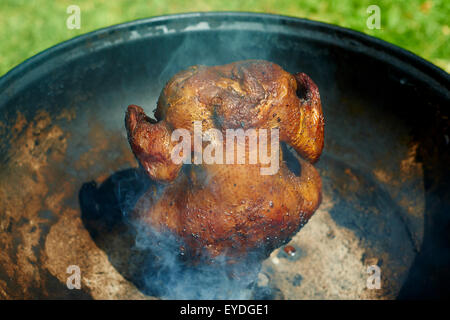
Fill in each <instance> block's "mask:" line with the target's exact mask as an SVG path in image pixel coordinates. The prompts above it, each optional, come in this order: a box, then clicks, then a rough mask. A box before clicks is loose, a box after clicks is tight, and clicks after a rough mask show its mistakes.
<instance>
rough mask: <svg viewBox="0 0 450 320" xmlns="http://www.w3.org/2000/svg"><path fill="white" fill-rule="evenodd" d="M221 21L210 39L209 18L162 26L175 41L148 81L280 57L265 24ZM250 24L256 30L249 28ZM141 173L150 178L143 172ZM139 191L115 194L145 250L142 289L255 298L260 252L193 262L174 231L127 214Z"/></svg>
mask: <svg viewBox="0 0 450 320" xmlns="http://www.w3.org/2000/svg"><path fill="white" fill-rule="evenodd" d="M223 27H224V29H223V30H220V32H219V33H217V34H215V35H214V36H213V38H211V39H209V38H208V37H211V36H212V33H209V32H203V31H206V30H209V29H211V26H210V24H209V22H208V21H203V22H200V23H198V24H196V25H192V26H189V27H187V28H185V29H184V30H183V32H180V33H179V34H178V35H177V34H176V32H175V33H174V32H173V31H174V30H171V29H167V28H166V29H164V30H162V31H163V33H173V35H171V36H173V37H174V39H172V41H171V43H176V45H175V46H172V45H171V44H170V45H168V44H165V47H164V50H166V51H167V52H170V55H168V56H167V57H165V61H161V62H159V66H158V68H161V70H160V72H159V75H158V77H157V78H154V79H149V81H154V83H153V84H151V83H150V84H149V86H153V87H154V86H155V83H156V84H157V86H159V87H160V88H161V89H162V88H163V87H164V86H165V84H166V83H167V81H169V79H170V78H172V77H173V76H174V75H175V74H176V73H177V72H179V71H181V70H185V69H187V68H188V67H189V66H192V65H199V64H200V65H219V64H226V63H230V62H234V61H239V60H245V59H264V60H270V61H273V62H275V63H277V62H280V61H278V60H280V59H283V58H279V57H277V55H276V54H274V52H275V51H276V50H270V51H268V50H267V43H270V44H273V46H274V47H277V46H278V44H279V41H278V36H277V35H276V33H270V32H263V31H264V28H262V26H261V25H259V24H257V23H256V24H255V25H253V24H252V23H247V24H246V23H245V22H235V23H233V24H231V23H228V25H224V26H223ZM214 28H217V26H214ZM220 28H221V27H219V29H220ZM227 28H229V29H227ZM254 28H255V30H257V31H255V32H253V31H252V29H254ZM238 30H246V31H245V32H239V31H238ZM175 37H179V38H177V40H178V41H173V40H175ZM205 43H207V44H208V45H205ZM199 44H203V45H199ZM149 54H151V52H149ZM285 60H286V59H285ZM153 98H154V97H152V99H150V100H153ZM154 108H156V105H155V106H154ZM147 111H151V110H147ZM141 179H148V178H145V177H141ZM144 185H145V186H146V188H148V187H152V185H153V183H151V185H150V186H149V185H148V184H145V183H144ZM154 186H155V188H156V190H157V192H156V193H157V196H156V197H158V196H159V195H160V192H163V191H162V188H161V186H160V185H158V184H154ZM142 194H143V192H135V193H133V194H132V196H131V197H130V196H129V195H128V196H127V195H126V191H125V192H124V189H123V188H122V190H121V194H120V195H119V196H120V197H121V199H122V200H121V201H125V202H127V204H126V205H121V208H123V209H122V211H123V214H124V216H125V218H126V221H127V222H128V224H129V225H130V226H131V227H132V229H133V230H134V232H135V244H134V248H133V250H136V251H139V252H144V253H145V255H144V256H145V258H144V260H143V261H142V267H141V268H140V269H141V272H140V275H139V277H140V279H139V280H140V288H142V290H144V291H145V292H146V293H148V294H150V295H154V296H157V297H160V298H163V299H252V298H258V293H257V291H258V290H260V289H261V288H259V287H258V285H257V279H258V273H259V271H260V268H261V258H260V257H256V255H255V256H251V255H250V256H246V258H245V261H240V262H237V263H234V264H230V263H229V262H228V261H227V258H226V257H225V256H221V257H216V258H215V259H214V263H213V264H208V263H199V264H197V265H192V264H191V263H189V259H188V258H187V257H185V256H183V254H182V252H180V247H182V246H183V243H181V240H180V239H179V238H177V236H176V235H174V234H171V233H169V232H163V233H160V232H157V231H156V230H153V229H152V228H151V227H149V226H148V225H146V224H145V223H143V222H141V221H139V220H135V219H132V218H131V217H129V211H130V209H131V208H133V206H134V204H135V203H136V201H137V198H138V196H141V195H142ZM130 199H131V200H130ZM128 202H129V203H128ZM152 203H154V201H152V200H150V199H149V201H148V205H149V210H150V205H151V204H152ZM264 290H265V292H264V293H263V295H264V298H270V290H271V289H270V288H268V287H266V288H264ZM259 298H260V297H259Z"/></svg>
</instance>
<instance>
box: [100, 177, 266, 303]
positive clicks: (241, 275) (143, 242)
mask: <svg viewBox="0 0 450 320" xmlns="http://www.w3.org/2000/svg"><path fill="white" fill-rule="evenodd" d="M111 181H112V184H113V185H114V194H115V198H116V201H117V206H116V208H117V209H118V210H119V211H120V214H121V215H122V220H123V222H125V224H126V225H127V226H128V228H127V229H128V232H129V233H130V234H132V238H134V244H131V247H130V248H129V251H130V252H132V253H133V254H132V256H131V258H129V261H128V262H127V263H128V264H129V269H130V270H133V275H132V276H131V279H130V280H132V281H133V282H134V283H135V284H136V286H137V287H138V288H139V289H140V290H141V291H142V292H144V293H145V294H148V295H151V296H156V297H159V298H162V299H176V300H177V299H194V300H196V299H199V300H204V299H234V300H240V299H252V298H255V289H256V288H257V283H256V282H257V277H258V273H259V271H260V268H261V260H260V259H259V258H258V257H256V256H251V255H250V256H248V257H246V259H245V261H241V262H236V263H233V264H230V263H229V261H227V258H226V257H225V256H220V257H216V258H215V259H214V263H207V262H204V261H203V262H200V263H198V264H197V265H192V263H191V261H190V260H189V257H187V256H185V255H184V251H183V250H180V248H186V245H185V244H184V243H183V241H182V240H181V239H180V238H179V237H178V236H177V235H175V234H172V233H171V232H169V231H166V232H158V231H156V230H154V229H153V228H151V227H150V226H149V225H148V224H146V223H145V222H144V221H141V220H139V219H138V218H136V217H133V216H132V214H131V213H132V211H133V210H134V209H135V208H136V203H137V201H138V199H140V198H141V197H142V196H143V195H144V194H145V196H146V197H147V198H145V199H144V200H145V201H140V205H142V206H145V207H146V210H148V211H151V206H152V205H153V204H154V203H155V201H157V199H158V198H159V197H160V196H161V194H162V193H163V192H164V188H165V185H162V184H159V183H155V182H153V181H151V180H150V179H149V178H148V177H147V176H146V174H145V173H144V172H143V170H131V169H130V170H127V171H126V172H123V173H118V174H115V175H114V176H113V177H112V178H111ZM149 188H152V189H153V190H154V191H155V192H153V195H154V196H148V193H146V191H147V190H149ZM105 209H106V210H107V211H108V213H107V214H105V216H106V217H108V218H111V210H110V209H111V207H110V206H108V208H105Z"/></svg>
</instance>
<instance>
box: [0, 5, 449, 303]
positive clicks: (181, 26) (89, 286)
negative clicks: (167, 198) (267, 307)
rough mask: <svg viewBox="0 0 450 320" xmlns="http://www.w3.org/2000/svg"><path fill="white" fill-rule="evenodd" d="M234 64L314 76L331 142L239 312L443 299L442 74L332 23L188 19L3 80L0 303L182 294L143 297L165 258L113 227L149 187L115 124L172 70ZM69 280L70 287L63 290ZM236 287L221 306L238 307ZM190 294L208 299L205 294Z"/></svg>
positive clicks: (83, 41)
mask: <svg viewBox="0 0 450 320" xmlns="http://www.w3.org/2000/svg"><path fill="white" fill-rule="evenodd" d="M246 59H263V60H268V61H272V62H274V63H276V64H278V65H280V66H281V67H282V68H283V69H285V70H286V71H288V72H290V73H296V72H304V73H306V74H308V75H309V76H310V77H311V78H312V79H313V80H314V82H315V83H316V84H317V86H318V87H319V90H320V94H321V100H322V105H323V113H324V115H325V123H326V127H325V132H326V134H325V148H324V152H323V154H322V156H321V158H320V161H319V162H318V163H317V164H316V168H317V169H318V170H319V173H320V175H321V178H322V182H323V189H322V191H323V199H322V204H321V205H320V207H319V209H318V210H317V212H316V213H315V214H314V216H313V217H312V218H311V220H310V221H309V223H308V224H307V225H306V226H305V227H304V228H303V229H302V230H301V231H300V232H299V233H298V234H297V235H296V236H294V238H293V239H292V240H291V241H290V242H289V247H288V248H286V250H283V247H281V248H279V249H277V250H275V251H274V252H272V254H271V255H270V257H269V258H268V259H266V260H265V261H263V263H262V265H260V266H258V267H257V268H258V269H255V270H257V271H258V272H257V278H256V279H255V281H254V283H253V284H252V285H251V286H250V287H249V288H248V292H247V293H246V294H247V295H246V296H245V297H250V298H257V299H263V298H269V299H348V298H354V299H367V298H375V299H395V298H399V299H405V298H436V297H442V296H448V295H449V289H448V288H449V285H450V278H449V274H450V273H449V271H450V260H449V258H448V257H449V253H450V252H449V247H448V243H449V241H450V239H449V236H448V235H449V234H450V229H449V228H450V216H449V214H450V183H449V181H450V175H449V167H448V164H449V163H450V156H449V155H450V151H449V144H450V138H449V137H450V133H449V113H450V112H449V111H450V110H449V102H450V94H449V84H450V81H449V76H448V74H447V73H445V72H444V71H442V70H440V69H439V68H437V67H435V66H433V65H432V64H430V63H428V62H426V61H424V60H422V59H421V58H419V57H417V56H415V55H413V54H411V53H409V52H407V51H405V50H402V49H400V48H398V47H395V46H393V45H390V44H388V43H386V42H383V41H380V40H377V39H375V38H372V37H369V36H366V35H363V34H361V33H358V32H354V31H351V30H347V29H343V28H339V27H336V26H331V25H326V24H323V23H318V22H313V21H308V20H303V19H296V18H290V17H282V16H275V15H266V14H250V13H191V14H181V15H173V16H165V17H157V18H152V19H146V20H138V21H135V22H131V23H127V24H123V25H118V26H113V27H110V28H106V29H102V30H99V31H95V32H92V33H89V34H87V35H84V36H81V37H77V38H75V39H73V40H70V41H67V42H64V43H62V44H60V45H58V46H56V47H53V48H51V49H48V50H46V51H45V52H43V53H41V54H39V55H37V56H35V57H33V58H31V59H29V60H27V61H26V62H24V63H22V64H21V65H19V66H18V67H16V68H15V69H13V70H12V71H10V72H9V73H8V74H6V75H5V76H3V77H2V78H1V79H0V93H1V95H0V108H1V110H2V113H1V115H0V137H1V138H0V139H1V140H0V174H1V175H0V177H1V178H0V186H1V187H0V192H1V193H0V194H1V200H0V261H1V263H0V297H1V298H9V299H19V298H20V299H22V298H23V299H31V298H72V299H84V298H88V299H90V298H93V299H125V298H126V299H141V298H153V297H157V298H165V297H181V298H183V297H189V296H186V295H185V293H186V292H188V291H189V290H184V289H185V288H186V287H187V286H189V285H190V283H189V282H186V281H184V282H183V281H182V280H180V279H184V278H186V277H184V278H183V277H182V276H181V275H183V274H184V272H185V270H183V269H182V268H181V267H180V268H178V267H177V268H175V269H173V268H172V269H170V270H169V271H171V272H166V271H167V270H166V269H163V271H164V272H165V273H164V272H163V273H164V274H170V275H171V278H170V281H172V282H170V281H169V282H168V283H169V284H170V285H168V286H166V291H165V292H158V291H157V290H156V291H155V290H152V289H151V288H154V287H158V286H160V284H158V283H157V281H161V278H158V276H155V275H157V274H158V272H160V271H161V269H157V268H158V265H157V264H158V263H156V266H155V265H151V264H148V263H147V262H148V261H149V259H150V260H151V259H153V260H152V261H156V262H158V261H160V260H159V259H161V257H160V255H159V253H158V254H155V253H148V252H147V250H143V248H144V249H148V248H146V247H145V241H146V239H145V238H142V237H140V236H139V235H140V233H139V232H138V231H136V230H132V229H130V226H129V225H127V224H126V223H125V222H124V212H128V211H129V210H130V207H131V206H132V205H133V199H135V198H136V197H137V196H139V195H140V193H141V192H142V190H144V189H148V187H151V186H150V185H149V182H148V179H144V177H143V176H142V173H141V172H140V171H139V170H137V162H136V160H135V158H134V156H133V153H132V152H131V150H130V149H129V146H128V142H127V137H126V131H125V128H124V121H123V120H124V119H123V116H124V112H125V110H126V107H127V106H128V105H129V104H136V105H139V106H142V107H143V108H144V110H145V111H146V113H147V114H150V113H151V112H152V111H153V110H154V108H155V106H156V99H157V98H158V96H159V93H160V91H161V89H162V88H163V87H164V85H165V84H166V82H167V81H168V80H169V79H170V78H171V77H172V76H173V75H174V74H176V73H177V72H178V71H180V70H183V69H186V68H188V67H189V66H192V65H199V64H201V65H221V64H226V63H231V62H234V61H238V60H246ZM156 191H157V190H156ZM74 265H75V266H78V267H79V269H80V270H81V284H82V285H81V289H80V290H68V288H67V286H66V282H67V278H68V277H69V276H70V274H68V273H67V270H68V268H69V267H70V266H74ZM374 266H376V267H374ZM159 267H161V266H159ZM248 268H253V266H252V265H251V264H249V266H248ZM255 268H256V267H255ZM70 270H72V269H70ZM158 270H160V271H158ZM368 270H369V271H370V270H379V271H380V276H381V282H380V289H373V288H372V287H371V286H368V285H367V284H368V281H367V280H368V278H369V277H373V274H372V273H373V271H370V272H369V273H368ZM208 272H209V271H208V270H205V273H204V274H203V275H204V276H205V277H206V275H207V276H210V275H211V272H209V273H208ZM224 276H229V277H230V278H233V277H232V276H230V275H224ZM149 279H151V280H152V281H154V282H153V283H152V281H149ZM164 279H165V278H164ZM164 279H163V280H164ZM155 281H156V282H155ZM192 282H193V281H192ZM369 282H370V281H369ZM236 288H237V287H235V284H234V283H233V284H231V285H230V286H229V287H227V290H228V291H227V292H228V293H229V295H225V296H220V297H225V298H227V297H235V295H233V292H236V291H237V289H236ZM195 290H197V291H198V292H201V293H202V295H200V296H198V297H200V298H203V297H217V295H215V293H214V289H213V288H208V287H206V288H205V287H201V288H200V287H198V288H195ZM195 290H194V291H195ZM211 291H212V292H211Z"/></svg>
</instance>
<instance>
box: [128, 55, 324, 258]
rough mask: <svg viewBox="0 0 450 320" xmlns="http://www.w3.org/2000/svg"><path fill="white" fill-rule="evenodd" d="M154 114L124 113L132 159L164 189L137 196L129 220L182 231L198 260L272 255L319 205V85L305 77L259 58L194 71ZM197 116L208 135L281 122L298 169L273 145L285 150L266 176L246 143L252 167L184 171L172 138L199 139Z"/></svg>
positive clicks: (172, 85)
mask: <svg viewBox="0 0 450 320" xmlns="http://www.w3.org/2000/svg"><path fill="white" fill-rule="evenodd" d="M155 117H156V119H157V121H155V120H152V119H150V118H149V117H147V116H146V115H145V113H144V111H143V109H142V108H140V107H138V106H135V105H130V106H129V107H128V110H127V113H126V118H125V124H126V128H127V133H128V139H129V142H130V145H131V148H132V150H133V152H134V154H135V156H136V157H137V159H138V161H139V163H140V164H141V166H142V167H143V168H144V170H145V171H146V172H147V174H148V176H149V177H150V178H151V179H152V180H155V181H158V182H161V183H162V185H163V187H162V190H160V191H159V192H155V191H154V190H149V191H147V192H146V193H145V194H144V195H143V196H142V197H141V198H140V199H139V200H138V202H137V204H136V206H135V208H134V211H133V213H132V217H133V219H137V220H138V221H140V222H142V223H144V224H145V225H148V226H151V227H152V229H153V230H156V231H159V232H170V233H171V234H175V235H177V237H178V238H179V239H181V241H182V242H183V248H184V250H185V252H184V254H186V255H187V256H188V257H191V258H192V261H194V260H199V258H207V259H210V261H211V260H214V258H215V257H217V256H222V255H223V256H225V257H227V258H230V260H233V259H236V258H238V257H243V256H245V255H247V254H249V253H253V252H256V253H257V254H261V257H266V256H267V255H269V254H270V252H271V251H272V250H273V249H275V248H277V247H279V246H280V245H282V244H283V243H285V242H286V241H288V240H289V239H290V238H291V237H292V236H293V235H294V234H295V233H296V232H297V231H298V230H299V229H300V228H301V227H302V226H303V225H304V224H305V223H306V222H307V221H308V220H309V218H310V217H311V216H312V214H313V213H314V211H315V210H316V209H317V207H318V206H319V204H320V201H321V187H322V184H321V179H320V176H319V174H318V172H317V171H316V169H315V168H314V167H313V165H312V164H313V163H315V162H316V161H317V160H318V159H319V157H320V154H321V152H322V149H323V143H324V119H323V115H322V107H321V102H320V96H319V91H318V88H317V86H316V85H315V84H314V82H313V81H312V80H311V79H310V78H309V77H308V76H307V75H306V74H304V73H297V74H295V75H291V74H290V73H288V72H286V71H284V70H283V69H282V68H281V67H280V66H278V65H276V64H274V63H271V62H267V61H261V60H248V61H239V62H235V63H231V64H227V65H223V66H214V67H206V66H194V67H190V68H189V69H187V70H185V71H182V72H180V73H178V74H176V75H175V76H174V77H173V78H172V79H171V80H170V81H169V82H168V83H167V85H166V86H165V88H164V89H163V91H162V93H161V95H160V97H159V100H158V105H157V109H156V111H155ZM195 121H201V122H202V130H203V132H204V131H206V130H208V129H210V128H215V129H218V130H220V132H222V134H223V135H224V137H225V135H226V130H227V129H238V128H242V129H244V130H247V129H256V130H259V129H273V128H278V129H279V139H280V141H281V142H284V143H286V144H287V145H289V146H291V147H292V148H293V150H295V151H294V154H295V158H296V161H297V162H298V165H297V166H299V167H300V170H299V172H296V173H294V172H293V171H292V170H291V169H290V168H289V167H288V165H287V163H286V162H285V161H284V160H283V152H282V150H281V148H280V150H270V146H268V147H269V150H270V152H276V151H278V152H279V170H278V171H277V172H276V173H275V174H272V175H262V174H261V171H260V169H261V167H267V165H265V164H261V163H257V164H249V163H248V159H249V158H248V156H249V153H250V151H251V150H250V146H249V143H247V144H246V145H245V146H244V150H245V153H246V156H247V157H246V159H247V161H246V163H245V164H216V163H213V164H206V163H202V164H198V165H195V164H192V165H185V167H184V168H183V170H181V169H182V164H175V163H174V162H173V161H172V160H171V150H172V148H173V147H174V146H175V145H176V144H177V143H178V142H173V141H172V140H171V134H172V132H173V130H175V129H178V128H184V129H187V130H189V132H190V133H191V135H193V132H194V122H195ZM191 141H193V139H191ZM247 142H248V141H247ZM258 143H259V144H260V145H259V146H258V147H261V144H262V142H260V141H258ZM224 144H226V143H225V141H224ZM206 145H207V144H205V143H204V144H203V148H205V147H206ZM192 150H194V146H192ZM237 150H238V148H235V153H236V152H237ZM224 163H225V161H224Z"/></svg>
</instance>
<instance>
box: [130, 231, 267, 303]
mask: <svg viewBox="0 0 450 320" xmlns="http://www.w3.org/2000/svg"><path fill="white" fill-rule="evenodd" d="M134 225H135V228H136V231H137V233H136V241H135V248H136V249H137V250H140V251H147V252H148V255H147V258H146V259H145V260H144V265H143V266H142V268H143V270H145V272H143V274H142V277H143V278H142V284H143V286H144V288H145V290H148V293H150V294H152V295H156V296H158V297H160V298H163V299H199V300H204V299H238V300H239V299H251V298H252V295H253V287H254V286H255V285H256V280H257V275H258V272H259V269H260V264H259V263H255V262H251V260H254V259H251V260H250V261H247V262H246V263H245V264H242V263H241V264H235V265H232V266H231V265H229V264H228V263H227V261H226V259H225V257H219V258H216V259H215V262H214V264H206V263H200V264H198V265H196V266H193V265H191V264H189V263H188V262H187V261H185V259H183V255H182V254H180V249H179V248H180V240H179V239H177V238H176V237H175V236H174V235H172V234H170V233H159V232H156V231H155V230H152V229H151V228H149V227H148V226H145V225H143V224H141V223H139V222H134ZM254 261H256V260H254ZM248 262H250V263H248Z"/></svg>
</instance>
